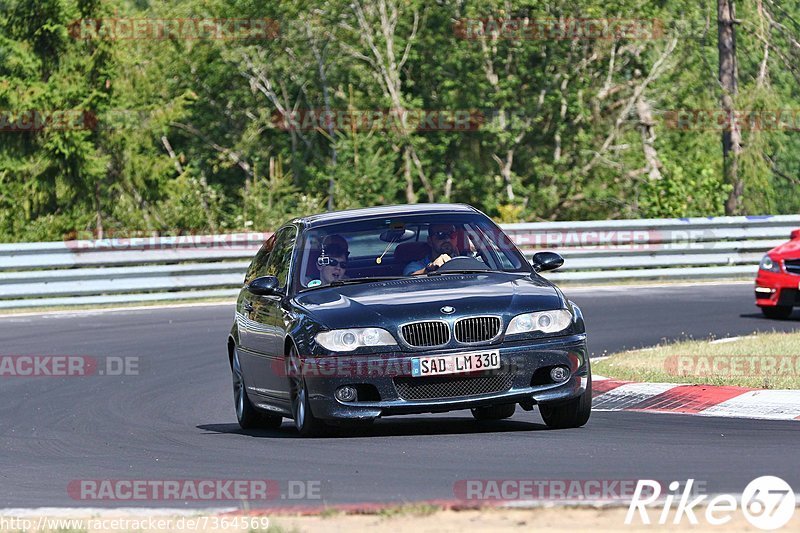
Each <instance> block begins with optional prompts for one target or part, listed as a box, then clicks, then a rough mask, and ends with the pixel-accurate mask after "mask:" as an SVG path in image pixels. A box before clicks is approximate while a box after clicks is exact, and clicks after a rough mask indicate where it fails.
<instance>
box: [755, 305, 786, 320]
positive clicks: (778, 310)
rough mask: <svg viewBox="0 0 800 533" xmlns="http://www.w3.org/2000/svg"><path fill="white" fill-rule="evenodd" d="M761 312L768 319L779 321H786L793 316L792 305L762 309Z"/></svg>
mask: <svg viewBox="0 0 800 533" xmlns="http://www.w3.org/2000/svg"><path fill="white" fill-rule="evenodd" d="M761 312H762V313H764V316H765V317H767V318H776V319H778V320H786V319H787V318H789V317H790V316H792V306H791V305H776V306H775V307H762V308H761Z"/></svg>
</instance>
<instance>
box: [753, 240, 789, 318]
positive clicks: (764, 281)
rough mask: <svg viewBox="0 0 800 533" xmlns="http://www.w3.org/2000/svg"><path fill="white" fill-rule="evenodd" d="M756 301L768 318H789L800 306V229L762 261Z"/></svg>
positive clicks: (768, 253) (757, 282)
mask: <svg viewBox="0 0 800 533" xmlns="http://www.w3.org/2000/svg"><path fill="white" fill-rule="evenodd" d="M756 305H757V306H759V307H760V308H761V311H762V312H763V313H764V316H766V317H767V318H782V319H785V318H789V316H790V315H791V314H792V307H795V306H800V229H796V230H794V231H793V232H792V235H791V240H790V241H789V242H786V243H783V244H781V245H780V246H777V247H775V248H773V249H772V250H770V251H769V252H767V255H765V256H764V259H762V260H761V264H760V265H758V275H757V276H756Z"/></svg>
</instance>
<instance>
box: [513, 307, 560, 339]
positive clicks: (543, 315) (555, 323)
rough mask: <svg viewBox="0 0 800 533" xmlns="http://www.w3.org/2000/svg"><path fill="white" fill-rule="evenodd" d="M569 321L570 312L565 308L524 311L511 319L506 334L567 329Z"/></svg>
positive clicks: (551, 331) (550, 331) (554, 331)
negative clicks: (536, 311) (535, 311)
mask: <svg viewBox="0 0 800 533" xmlns="http://www.w3.org/2000/svg"><path fill="white" fill-rule="evenodd" d="M570 322H572V314H571V313H570V312H569V311H568V310H566V309H556V310H554V311H540V312H538V313H525V314H522V315H517V316H515V317H514V318H512V319H511V323H510V324H509V325H508V329H507V330H506V335H515V334H517V333H529V332H531V331H541V332H542V333H556V332H558V331H562V330H565V329H567V328H568V327H569V324H570Z"/></svg>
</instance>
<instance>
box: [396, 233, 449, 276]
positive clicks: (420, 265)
mask: <svg viewBox="0 0 800 533" xmlns="http://www.w3.org/2000/svg"><path fill="white" fill-rule="evenodd" d="M456 240H457V233H456V228H455V226H453V225H452V224H432V225H431V226H430V227H429V228H428V246H430V247H431V251H432V253H431V254H430V255H428V256H426V257H423V258H422V259H419V260H417V261H411V262H410V263H408V264H407V265H406V266H405V268H404V269H403V275H404V276H419V275H420V274H429V273H431V272H434V271H435V270H438V268H439V267H440V266H442V265H443V264H445V263H447V262H448V261H450V260H451V259H452V258H453V257H456V256H458V255H459V254H460V253H461V252H459V250H458V247H457V242H456ZM431 257H435V258H436V259H434V260H433V261H431Z"/></svg>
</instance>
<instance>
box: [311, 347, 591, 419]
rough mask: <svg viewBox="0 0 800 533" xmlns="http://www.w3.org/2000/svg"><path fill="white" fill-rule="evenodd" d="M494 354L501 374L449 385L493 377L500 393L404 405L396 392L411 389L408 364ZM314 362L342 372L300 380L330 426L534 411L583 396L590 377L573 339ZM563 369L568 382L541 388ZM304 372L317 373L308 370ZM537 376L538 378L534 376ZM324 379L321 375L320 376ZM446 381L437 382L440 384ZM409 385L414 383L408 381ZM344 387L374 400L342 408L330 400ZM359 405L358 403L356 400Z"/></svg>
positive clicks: (345, 404)
mask: <svg viewBox="0 0 800 533" xmlns="http://www.w3.org/2000/svg"><path fill="white" fill-rule="evenodd" d="M482 349H499V352H500V367H501V368H500V369H499V370H494V371H490V372H488V373H472V374H469V375H454V376H452V378H453V379H455V380H458V379H463V380H469V379H471V378H476V377H483V376H487V375H491V373H492V372H493V373H497V375H500V374H503V376H504V377H503V380H506V382H507V383H510V386H508V387H505V386H503V387H501V388H502V390H496V391H488V392H480V393H477V394H469V395H456V396H443V397H429V398H422V399H408V398H405V397H403V396H402V395H401V393H399V392H398V388H397V386H396V382H395V380H396V379H398V381H405V382H406V383H409V382H411V383H416V380H426V379H431V378H412V377H411V374H410V367H411V365H410V359H411V358H413V357H425V356H430V355H449V354H457V353H465V352H472V351H478V350H482ZM321 359H322V358H315V362H316V363H328V364H329V365H328V368H334V369H335V368H337V367H338V368H339V369H341V368H345V369H346V370H345V371H340V372H337V371H333V372H319V373H318V374H320V375H308V374H306V375H305V381H306V387H307V389H308V393H309V401H310V403H311V410H312V411H313V413H314V415H315V416H316V417H318V418H322V419H327V420H332V419H339V420H368V419H374V418H378V417H380V416H389V415H400V414H419V413H435V412H445V411H453V410H458V409H469V408H474V407H485V406H490V405H500V404H507V403H520V402H522V403H523V405H533V404H535V403H545V402H553V403H557V402H561V401H565V400H569V399H572V398H575V397H577V396H580V395H581V394H583V392H585V390H586V387H587V381H588V377H589V374H590V368H589V356H588V352H587V349H586V335H585V334H580V335H572V336H568V337H557V338H552V339H536V340H528V341H517V342H503V343H502V344H500V345H496V346H484V347H470V348H462V349H457V350H453V349H448V350H436V351H431V352H418V353H402V354H391V355H382V356H352V357H346V359H347V361H348V364H346V365H336V364H335V362H334V361H332V359H333V358H331V357H329V358H324V359H325V361H322V360H321ZM556 365H563V366H567V367H569V368H570V371H571V374H570V378H569V379H568V380H567V381H565V382H562V383H552V382H549V383H548V382H546V381H548V379H549V378H545V379H543V376H546V375H548V374H549V370H548V369H549V367H552V366H556ZM306 366H307V367H313V368H319V366H314V365H308V362H307V364H306ZM537 370H539V372H537ZM321 374H324V375H321ZM444 378H445V376H442V377H439V378H437V379H440V380H442V379H444ZM411 380H413V381H411ZM344 385H351V386H355V387H356V388H357V389H359V390H364V389H365V388H366V389H367V390H370V391H374V392H375V394H376V395H377V397H375V398H368V399H366V400H363V401H354V402H341V401H339V400H337V399H336V398H335V396H334V393H335V391H336V390H337V389H338V388H339V387H341V386H344ZM359 400H361V398H359Z"/></svg>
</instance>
